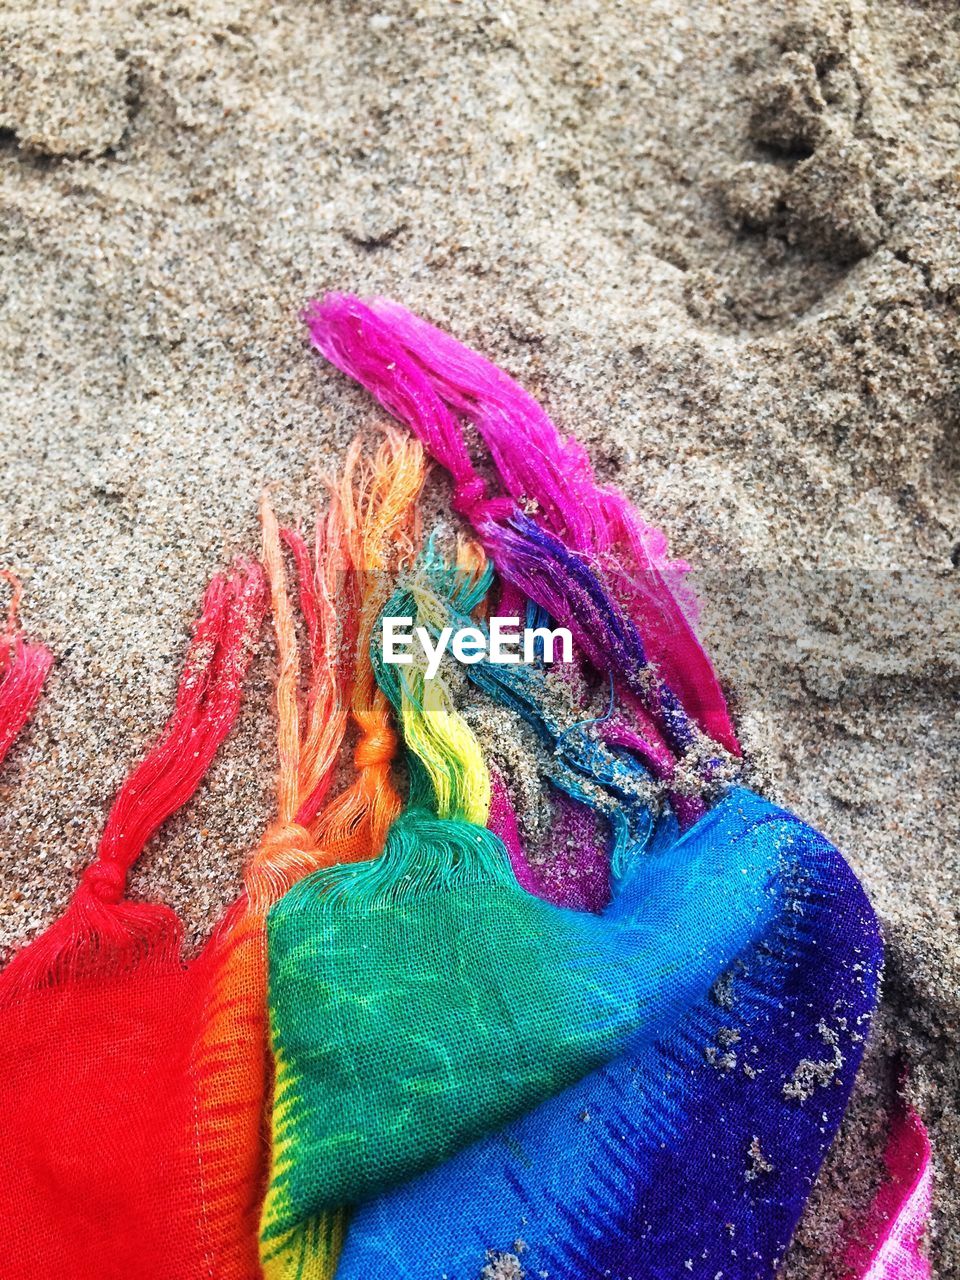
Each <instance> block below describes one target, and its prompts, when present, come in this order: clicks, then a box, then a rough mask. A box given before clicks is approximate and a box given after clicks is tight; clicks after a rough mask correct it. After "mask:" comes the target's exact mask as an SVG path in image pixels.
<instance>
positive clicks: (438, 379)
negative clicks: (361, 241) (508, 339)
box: [305, 294, 740, 754]
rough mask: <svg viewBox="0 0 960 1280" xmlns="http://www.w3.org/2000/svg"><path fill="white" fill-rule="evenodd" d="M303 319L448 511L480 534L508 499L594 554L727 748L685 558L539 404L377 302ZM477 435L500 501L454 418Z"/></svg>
mask: <svg viewBox="0 0 960 1280" xmlns="http://www.w3.org/2000/svg"><path fill="white" fill-rule="evenodd" d="M305 319H306V322H307V324H308V326H309V328H310V332H311V335H312V337H313V340H314V342H315V343H316V345H317V346H318V348H319V349H320V350H321V351H322V352H323V354H324V355H325V356H326V358H327V359H328V360H330V362H331V363H332V364H334V365H336V366H337V367H338V368H339V369H341V370H343V372H344V373H347V374H348V375H349V376H350V377H352V378H354V379H356V380H357V381H358V382H360V383H361V384H362V385H363V386H365V387H366V388H367V389H368V390H369V391H370V392H372V394H373V395H375V396H376V397H377V399H378V400H379V401H380V402H381V404H383V405H384V406H385V407H386V408H387V409H388V410H389V411H390V412H391V413H392V414H394V416H395V417H397V418H398V419H399V420H400V421H401V422H403V423H405V424H406V425H407V426H409V427H410V428H411V429H412V430H413V431H414V432H416V434H417V435H418V436H420V438H421V439H422V440H423V441H424V443H425V444H426V446H427V448H428V449H429V450H430V452H431V453H432V454H433V456H434V457H435V458H437V459H438V461H440V462H441V463H442V464H443V466H445V467H446V468H447V470H448V471H449V472H450V474H451V475H452V477H453V480H454V507H455V509H456V510H457V511H459V512H460V513H461V514H462V515H464V516H466V517H467V518H468V519H469V520H471V521H472V523H473V524H474V525H475V526H476V527H477V528H478V530H480V529H481V528H482V526H483V525H484V523H485V522H488V521H490V520H496V519H504V518H507V517H509V514H510V512H511V511H512V510H513V509H514V505H515V504H519V505H520V506H521V507H523V508H524V509H531V508H532V509H533V510H534V512H535V515H536V518H537V519H538V521H539V522H540V524H541V525H542V526H543V527H545V528H546V529H548V530H549V531H550V532H552V533H554V534H556V535H557V536H558V537H560V538H561V539H563V541H564V542H565V543H566V545H567V546H568V547H570V548H571V549H572V550H574V551H577V552H579V553H581V554H582V555H584V556H585V557H586V558H588V559H590V560H591V561H594V562H596V563H597V564H598V565H599V566H600V567H601V568H602V570H603V572H604V573H605V575H606V576H607V579H608V581H609V583H610V586H611V588H612V591H613V594H614V595H615V596H616V597H617V598H618V599H620V600H622V602H623V603H624V604H625V606H626V607H627V609H628V611H629V612H630V614H631V616H632V618H633V620H634V621H635V623H636V624H637V627H638V628H639V631H640V634H641V636H642V638H643V643H644V647H645V649H646V652H647V656H648V657H649V659H650V660H651V662H653V664H654V665H655V666H656V667H657V668H658V670H659V672H660V674H661V676H662V678H663V679H664V681H665V682H666V684H668V685H669V686H670V688H672V689H673V690H674V691H675V693H676V694H677V695H678V697H679V698H680V700H681V702H682V703H683V705H684V707H685V708H686V711H687V713H688V714H689V715H690V717H691V718H692V719H694V720H695V721H696V722H697V723H698V724H699V725H700V727H701V728H702V729H703V730H704V731H705V732H706V733H707V734H709V735H710V737H712V738H713V739H714V740H715V741H716V742H719V743H721V744H722V745H723V746H724V747H726V748H727V749H728V750H730V751H732V752H734V753H736V754H739V751H740V748H739V745H738V743H737V739H736V735H735V733H734V731H733V726H732V723H731V721H730V716H729V713H728V711H727V707H726V702H725V700H724V697H723V693H722V690H721V689H720V685H719V682H718V681H717V678H716V675H715V673H714V671H713V668H712V666H711V665H710V661H709V659H708V658H707V656H706V654H705V653H704V651H703V649H702V648H701V646H700V644H699V642H698V640H697V638H696V636H695V635H694V632H693V628H692V625H691V622H692V618H693V616H694V605H693V595H692V592H690V591H689V590H688V589H687V588H686V586H685V585H684V582H683V577H684V574H685V573H686V571H687V565H686V564H684V563H683V562H682V561H675V560H671V559H670V558H669V555H668V552H667V542H666V538H665V537H664V535H663V534H662V533H661V532H660V531H659V530H657V529H654V528H652V527H651V526H649V525H647V524H646V523H645V522H644V521H643V520H642V519H641V517H640V516H639V515H638V513H637V512H636V511H635V510H634V508H633V507H632V506H631V504H630V503H629V502H628V501H627V499H626V498H625V497H624V496H623V495H622V494H620V493H617V492H616V491H615V490H613V489H608V488H604V487H601V486H599V485H598V484H597V482H596V479H595V477H594V474H593V469H592V467H591V465H590V461H589V458H588V457H587V454H586V452H585V451H584V449H583V447H582V446H581V445H580V444H579V443H578V442H577V441H575V440H572V439H570V440H563V439H562V438H561V436H560V435H559V433H558V432H557V430H556V427H555V426H554V425H553V423H552V422H551V421H550V418H549V417H548V416H547V414H546V413H545V412H544V411H543V409H542V408H541V407H540V406H539V405H538V404H537V403H536V401H535V400H533V398H532V397H531V396H529V395H528V394H527V393H526V392H525V391H524V390H523V389H522V388H521V387H519V386H517V384H516V383H515V382H513V380H512V379H510V378H509V377H507V375H506V374H505V373H503V372H502V370H500V369H498V368H497V367H496V366H495V365H493V364H491V363H490V362H489V361H488V360H485V359H483V357H482V356H479V355H477V354H476V353H475V352H473V351H470V350H469V349H468V348H467V347H464V346H463V345H461V344H460V343H459V342H457V341H456V340H455V339H453V338H451V337H450V336H449V335H448V334H445V333H443V332H442V331H441V330H439V329H435V328H434V327H433V326H432V325H429V324H427V323H426V322H425V321H423V320H420V319H419V318H418V317H416V316H414V315H412V314H411V313H410V312H408V311H406V310H405V309H404V308H403V307H400V306H398V305H397V304H396V303H394V302H390V301H387V300H385V299H382V298H376V299H372V300H371V301H369V302H362V301H361V300H360V299H358V298H354V297H351V296H349V295H346V294H328V295H327V297H326V298H325V299H324V300H323V301H322V302H314V303H312V304H311V306H310V307H309V308H308V310H307V313H306V316H305ZM464 423H470V424H472V425H473V426H474V427H476V429H477V431H478V432H479V433H480V435H481V437H482V438H483V440H484V442H485V443H486V445H487V448H488V449H489V450H490V454H491V456H492V458H493V461H494V464H495V466H496V469H497V472H498V474H499V477H500V480H501V483H502V485H503V487H504V489H505V490H506V493H507V495H508V496H509V497H508V500H507V501H504V499H502V498H501V499H497V498H488V497H487V493H486V484H485V482H484V481H483V479H482V478H481V477H480V476H479V475H478V473H477V471H476V469H475V468H474V465H473V463H472V461H471V459H470V456H469V453H468V452H467V446H466V442H465V439H464V431H463V424H464Z"/></svg>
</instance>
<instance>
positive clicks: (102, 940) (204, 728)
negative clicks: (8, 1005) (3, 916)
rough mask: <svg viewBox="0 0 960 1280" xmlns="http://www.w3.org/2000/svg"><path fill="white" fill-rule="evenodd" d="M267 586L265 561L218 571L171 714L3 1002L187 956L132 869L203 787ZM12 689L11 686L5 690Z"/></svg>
mask: <svg viewBox="0 0 960 1280" xmlns="http://www.w3.org/2000/svg"><path fill="white" fill-rule="evenodd" d="M266 603H267V592H266V583H265V579H264V574H263V570H262V569H261V568H260V566H259V565H257V564H253V563H251V562H249V561H246V560H238V561H237V562H236V564H235V565H234V567H233V569H232V570H231V571H230V572H229V573H227V574H220V575H218V576H217V577H215V578H214V579H213V580H212V581H211V583H210V585H209V587H208V588H207V592H206V595H205V597H204V601H203V610H202V613H201V616H200V618H199V620H198V622H197V623H196V626H195V627H194V632H193V639H192V641H191V644H190V649H189V652H188V654H187V659H186V663H185V665H184V669H183V674H182V676H181V678H180V684H179V687H178V689H177V698H176V705H175V709H174V712H173V715H172V716H171V717H170V719H169V721H168V722H167V725H166V727H165V728H164V730H163V732H162V733H161V735H160V737H159V739H158V741H157V743H156V744H155V746H153V747H152V748H151V750H150V751H149V752H148V754H147V756H146V758H145V759H144V760H143V761H142V762H141V763H140V764H139V765H137V767H136V768H135V769H134V770H133V772H132V773H131V774H130V776H129V777H128V778H127V780H126V782H125V783H124V784H123V786H122V787H121V788H120V791H119V792H118V794H117V797H116V799H115V800H114V803H113V807H112V808H111V810H110V815H109V817H108V819H107V824H106V827H105V828H104V832H103V835H102V837H101V840H100V847H99V850H98V853H97V857H96V858H95V859H94V861H93V862H92V863H91V864H90V865H89V866H88V867H87V869H86V870H85V871H84V873H83V876H82V877H81V879H80V882H79V884H78V885H77V887H76V890H75V891H74V894H73V898H72V900H71V902H70V905H69V907H68V908H67V910H66V911H65V912H64V914H63V915H62V916H61V917H60V918H59V919H58V920H56V921H54V923H53V924H52V925H51V926H50V927H49V928H48V929H47V930H46V931H45V932H44V933H43V934H41V936H40V937H39V938H37V939H36V940H35V941H34V942H33V943H31V944H30V945H29V946H27V947H25V948H24V949H23V950H22V951H20V952H19V953H18V954H17V955H16V956H14V958H13V960H12V961H11V962H10V964H9V965H8V966H7V968H6V969H5V970H4V971H3V973H2V974H0V1003H2V1002H5V1001H6V1000H9V999H16V998H17V996H18V995H20V994H22V992H23V991H24V989H25V988H36V987H38V986H47V985H52V984H56V983H59V982H61V981H63V980H64V979H65V978H67V977H71V976H76V975H77V974H79V973H86V972H91V971H97V972H102V970H103V968H104V966H107V967H109V968H111V969H116V968H128V967H131V966H134V965H136V964H139V963H141V962H143V961H145V960H148V959H149V960H151V961H152V960H161V961H170V960H171V959H177V958H179V954H180V941H181V934H182V928H181V925H180V922H179V920H178V919H177V917H176V915H175V914H174V913H173V911H171V910H170V908H168V907H166V906H164V905H163V904H162V903H154V902H143V903H141V902H131V901H128V900H126V899H125V898H124V894H125V891H126V883H127V872H128V871H129V869H130V868H131V867H132V866H133V864H134V863H135V862H136V860H137V858H138V857H139V856H140V854H141V853H142V851H143V848H144V845H145V844H146V843H147V841H148V840H149V839H150V837H151V836H152V835H153V834H154V832H155V831H156V830H157V828H158V827H160V825H161V824H162V823H163V822H164V821H166V819H167V818H169V817H170V815H171V814H173V813H175V812H176V810H177V809H179V808H180V807H181V806H182V805H183V804H185V803H186V801H187V800H189V798H190V797H191V796H192V795H193V793H194V791H196V789H197V786H198V785H199V783H200V780H201V779H202V777H203V775H204V774H205V773H206V771H207V769H208V768H209V766H210V763H211V761H212V760H213V757H214V755H215V754H216V751H217V748H218V747H219V746H220V744H221V742H222V741H223V740H224V738H225V737H226V736H227V734H228V733H229V731H230V729H231V727H232V725H233V722H234V720H235V719H236V716H237V712H238V711H239V709H240V701H241V698H242V691H243V683H244V680H245V678H246V675H247V671H248V670H249V666H250V661H251V658H252V656H253V648H254V643H255V640H256V636H257V632H258V631H259V629H260V624H261V622H262V620H263V616H264V613H265V611H266ZM4 687H5V686H4Z"/></svg>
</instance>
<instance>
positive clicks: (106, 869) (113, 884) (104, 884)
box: [80, 860, 127, 903]
mask: <svg viewBox="0 0 960 1280" xmlns="http://www.w3.org/2000/svg"><path fill="white" fill-rule="evenodd" d="M80 883H81V884H82V885H83V887H84V888H85V889H86V891H87V892H88V893H89V894H90V895H91V896H92V897H94V898H96V899H97V900H98V901H100V902H108V903H113V902H119V901H120V899H121V898H122V897H123V891H124V889H125V888H126V884H127V873H126V871H125V870H124V869H123V867H121V866H120V865H119V863H116V862H103V861H99V860H98V861H97V862H91V864H90V866H89V867H87V869H86V870H85V871H84V873H83V875H82V876H81V878H80Z"/></svg>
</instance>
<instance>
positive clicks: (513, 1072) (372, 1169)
mask: <svg viewBox="0 0 960 1280" xmlns="http://www.w3.org/2000/svg"><path fill="white" fill-rule="evenodd" d="M418 862H419V863H420V864H421V865H422V868H423V874H422V875H421V874H420V873H419V872H418V870H417V863H418ZM269 947H270V966H271V989H272V992H273V993H274V995H275V996H276V997H279V998H277V999H276V1000H275V1003H274V1004H273V1007H272V1022H273V1029H274V1037H275V1041H276V1043H277V1045H278V1046H282V1049H283V1061H284V1064H285V1070H284V1073H283V1074H284V1079H283V1082H282V1095H283V1096H282V1102H283V1107H282V1113H283V1115H282V1126H278V1128H277V1131H276V1133H275V1141H276V1146H277V1150H278V1153H279V1152H281V1151H282V1152H283V1160H282V1171H281V1162H280V1161H279V1160H278V1162H277V1166H276V1169H275V1173H277V1174H281V1177H280V1181H281V1182H282V1184H283V1192H282V1198H281V1197H280V1196H276V1197H274V1202H273V1208H274V1210H275V1216H274V1217H273V1220H272V1222H271V1228H272V1229H276V1230H278V1231H280V1230H283V1229H284V1228H285V1227H287V1226H289V1225H291V1223H292V1222H295V1221H297V1220H298V1219H299V1220H302V1219H304V1218H306V1217H307V1216H309V1215H310V1214H314V1213H316V1212H317V1211H318V1210H320V1209H322V1208H325V1207H333V1206H336V1205H342V1204H351V1203H356V1202H358V1201H360V1200H363V1199H365V1198H367V1197H369V1196H372V1195H374V1194H376V1193H377V1192H378V1191H380V1190H382V1189H383V1188H385V1187H387V1186H390V1185H392V1184H394V1183H396V1182H397V1181H399V1180H402V1179H404V1178H408V1177H410V1176H411V1175H412V1174H414V1173H416V1172H418V1171H419V1170H421V1169H424V1168H427V1167H429V1166H431V1165H433V1164H435V1163H436V1162H437V1161H438V1160H441V1159H443V1158H445V1157H446V1156H448V1155H449V1154H451V1153H452V1152H454V1151H456V1150H459V1149H460V1148H461V1147H463V1146H464V1145H465V1144H466V1143H468V1142H470V1141H471V1140H472V1139H473V1138H475V1137H478V1136H479V1135H481V1134H483V1133H486V1132H489V1131H490V1130H491V1129H494V1128H497V1127H498V1126H499V1125H501V1124H502V1123H504V1122H505V1121H507V1120H508V1119H511V1118H512V1117H514V1116H516V1115H518V1114H520V1113H521V1112H523V1111H525V1110H527V1109H529V1108H530V1107H531V1106H534V1105H535V1104H536V1103H537V1102H539V1101H541V1100H542V1099H544V1098H547V1097H550V1096H552V1095H553V1094H554V1093H556V1092H557V1091H558V1090H560V1089H562V1088H564V1087H565V1086H566V1085H568V1084H570V1083H572V1082H573V1081H575V1080H577V1079H579V1078H580V1077H581V1076H583V1075H584V1074H586V1073H587V1072H588V1071H590V1070H592V1069H593V1068H594V1067H595V1066H597V1065H599V1064H601V1063H602V1062H605V1061H607V1060H608V1059H609V1057H610V1056H611V1054H612V1053H614V1052H616V1051H617V1049H619V1048H620V1047H622V1045H623V1042H624V1037H625V1035H627V1034H629V1032H630V1031H631V1030H632V1029H634V1028H635V1026H636V1022H637V1017H638V1009H637V999H638V997H639V992H638V991H637V989H636V985H635V981H634V975H633V973H632V970H633V965H632V963H631V962H630V958H629V955H628V954H626V953H624V952H623V950H622V948H620V947H619V946H618V945H617V940H616V938H615V937H614V936H612V935H611V931H610V929H609V928H604V927H603V924H602V922H601V921H600V920H598V919H596V918H594V917H587V916H583V915H580V914H578V913H575V912H566V911H562V910H559V909H557V908H555V907H551V906H550V905H549V904H547V903H544V902H541V901H540V900H538V899H536V898H534V897H532V896H530V895H528V894H526V893H524V892H523V891H522V890H521V889H519V887H518V886H517V885H516V883H515V881H514V880H513V877H512V872H511V871H510V868H509V865H508V863H507V860H506V854H505V851H504V850H503V847H502V845H500V843H499V841H497V840H496V839H495V837H493V836H492V835H491V834H490V833H489V832H488V831H486V830H485V829H483V828H480V827H471V826H469V825H468V824H465V823H452V822H444V821H442V820H439V819H437V818H435V817H432V816H431V815H429V814H424V813H417V812H408V813H407V814H405V815H404V816H403V817H402V818H401V819H399V820H398V822H397V824H395V827H394V829H393V830H392V831H391V835H390V843H389V847H388V849H387V850H386V851H385V852H384V855H383V857H382V859H380V860H378V861H377V862H375V863H371V864H367V865H361V866H357V867H349V868H335V869H333V870H332V872H331V873H321V874H320V875H315V876H312V877H311V878H310V880H309V881H304V882H302V883H301V884H300V885H299V886H297V887H296V888H295V889H294V890H293V891H292V892H291V893H289V894H288V895H287V897H286V898H285V899H284V900H283V902H282V903H281V904H280V905H279V906H278V907H277V908H275V909H274V911H273V913H272V914H271V917H270V925H269Z"/></svg>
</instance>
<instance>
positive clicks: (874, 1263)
mask: <svg viewBox="0 0 960 1280" xmlns="http://www.w3.org/2000/svg"><path fill="white" fill-rule="evenodd" d="M931 1154H932V1153H931V1148H930V1139H929V1137H928V1136H927V1130H926V1127H925V1125H924V1123H923V1121H922V1120H921V1119H920V1117H919V1115H918V1114H917V1113H916V1111H915V1110H914V1109H913V1108H912V1107H907V1106H899V1107H898V1108H897V1110H896V1112H895V1113H894V1115H893V1116H892V1117H891V1121H890V1134H889V1137H888V1139H887V1150H886V1153H885V1163H886V1166H887V1177H886V1181H885V1182H884V1184H883V1186H882V1187H881V1188H880V1190H879V1191H878V1192H877V1196H876V1199H875V1200H874V1202H873V1204H872V1205H871V1207H870V1213H869V1215H868V1218H867V1223H866V1227H865V1229H864V1230H863V1231H862V1232H861V1233H860V1239H858V1240H856V1241H855V1242H854V1243H853V1244H851V1245H850V1247H849V1248H848V1249H847V1251H846V1255H845V1258H844V1262H845V1265H846V1266H847V1268H848V1274H849V1276H850V1277H851V1280H854V1278H855V1280H929V1278H930V1275H931V1271H930V1262H929V1260H928V1259H927V1258H926V1257H925V1256H924V1254H923V1247H922V1246H923V1237H924V1234H925V1232H926V1229H927V1225H928V1223H929V1220H930V1204H931V1197H932V1185H933V1178H932V1172H931Z"/></svg>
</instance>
